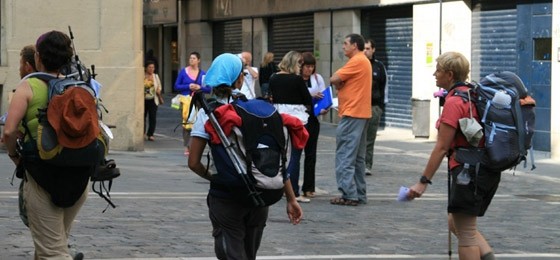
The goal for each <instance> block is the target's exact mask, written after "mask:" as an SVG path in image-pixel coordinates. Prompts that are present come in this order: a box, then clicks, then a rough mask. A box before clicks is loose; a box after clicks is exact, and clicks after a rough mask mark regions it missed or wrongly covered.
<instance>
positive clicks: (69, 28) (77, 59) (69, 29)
mask: <svg viewBox="0 0 560 260" xmlns="http://www.w3.org/2000/svg"><path fill="white" fill-rule="evenodd" d="M68 32H69V33H70V41H71V42H72V50H73V51H74V58H75V59H76V69H78V75H79V76H80V80H81V81H84V75H83V74H82V64H81V62H80V58H79V57H78V53H76V47H74V33H72V28H71V27H70V25H68Z"/></svg>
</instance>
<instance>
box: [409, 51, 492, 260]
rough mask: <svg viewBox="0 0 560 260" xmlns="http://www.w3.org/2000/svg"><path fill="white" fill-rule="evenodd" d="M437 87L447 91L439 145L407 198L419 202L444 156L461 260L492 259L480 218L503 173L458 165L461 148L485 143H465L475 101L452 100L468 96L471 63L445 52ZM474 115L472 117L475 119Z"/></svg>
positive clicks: (453, 229)
mask: <svg viewBox="0 0 560 260" xmlns="http://www.w3.org/2000/svg"><path fill="white" fill-rule="evenodd" d="M436 62H437V66H436V71H435V72H434V76H435V78H436V85H437V86H438V87H440V88H443V89H445V90H447V91H448V92H449V93H448V95H447V97H446V98H445V104H444V106H443V111H442V113H441V115H440V118H439V120H438V122H437V124H436V128H437V129H438V137H437V143H436V145H435V147H434V150H433V151H432V153H431V155H430V159H429V160H428V163H427V165H426V167H425V169H424V172H423V173H422V175H421V177H420V180H419V181H418V183H416V184H414V185H413V186H411V187H410V190H409V192H408V198H409V199H414V198H419V197H421V196H422V194H424V192H425V191H426V188H427V187H428V184H432V181H431V179H432V178H433V176H434V174H435V173H436V171H437V170H438V168H439V166H440V164H441V162H442V161H443V158H444V157H446V156H447V157H448V167H447V169H448V174H450V176H449V177H450V178H451V182H450V183H449V184H448V185H450V186H449V200H448V206H447V212H448V223H449V229H450V231H451V232H453V234H455V236H457V238H458V240H459V245H458V247H459V249H458V251H459V259H461V260H466V259H476V260H478V259H482V260H492V259H495V258H494V253H493V252H492V248H491V247H490V245H489V244H488V242H486V239H485V238H484V236H482V234H481V233H480V232H479V231H478V228H477V218H478V217H482V216H484V213H485V212H486V210H487V209H488V206H489V205H490V202H491V201H492V198H493V197H494V194H495V193H496V190H497V189H498V184H499V183H500V174H501V173H500V172H496V171H493V170H490V169H488V168H486V167H485V166H484V165H481V167H480V169H479V170H478V173H476V174H475V170H476V169H475V168H477V167H470V168H467V169H465V168H464V165H463V164H462V163H460V162H458V158H457V150H456V149H457V148H461V147H469V146H470V145H471V143H475V144H476V143H478V147H483V146H484V140H483V139H479V140H478V141H477V142H476V140H473V139H470V138H469V139H467V138H466V137H465V135H464V134H463V132H462V131H461V126H460V123H459V121H460V120H461V119H465V118H471V117H472V118H474V119H476V120H477V121H478V119H479V115H478V113H477V111H476V107H475V105H474V104H473V103H472V102H465V101H464V100H463V98H462V97H461V96H458V95H454V92H455V91H468V90H469V86H467V84H466V83H465V81H466V80H467V77H468V74H469V70H470V69H469V68H470V65H469V61H468V60H467V59H466V58H465V56H463V55H462V54H460V53H458V52H446V53H444V54H442V55H440V56H439V57H438V58H437V59H436ZM471 113H472V116H471Z"/></svg>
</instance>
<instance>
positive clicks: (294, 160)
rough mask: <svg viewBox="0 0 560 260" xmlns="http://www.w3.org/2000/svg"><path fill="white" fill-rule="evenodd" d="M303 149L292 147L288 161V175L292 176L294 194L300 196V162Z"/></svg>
mask: <svg viewBox="0 0 560 260" xmlns="http://www.w3.org/2000/svg"><path fill="white" fill-rule="evenodd" d="M301 153H302V150H298V149H292V152H291V153H290V162H289V163H288V168H287V169H286V171H287V172H288V176H290V182H291V183H292V188H293V189H294V194H295V195H296V197H299V168H300V167H299V164H300V159H301Z"/></svg>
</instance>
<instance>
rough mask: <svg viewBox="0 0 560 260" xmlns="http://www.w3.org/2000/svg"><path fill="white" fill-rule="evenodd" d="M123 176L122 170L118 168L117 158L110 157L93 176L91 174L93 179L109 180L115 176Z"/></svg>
mask: <svg viewBox="0 0 560 260" xmlns="http://www.w3.org/2000/svg"><path fill="white" fill-rule="evenodd" d="M119 176H121V171H120V170H119V168H117V164H116V163H115V160H113V159H109V160H106V161H105V165H100V166H99V167H97V169H96V170H95V173H94V174H93V176H91V180H92V181H109V180H112V179H114V178H117V177H119Z"/></svg>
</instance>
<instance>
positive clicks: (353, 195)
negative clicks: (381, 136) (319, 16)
mask: <svg viewBox="0 0 560 260" xmlns="http://www.w3.org/2000/svg"><path fill="white" fill-rule="evenodd" d="M364 45H365V41H364V38H363V37H362V36H361V35H359V34H349V35H347V36H346V37H345V39H344V43H343V45H342V49H343V50H344V55H345V56H346V57H348V58H349V60H348V62H347V63H346V64H345V65H344V66H343V67H342V68H340V69H339V70H337V71H336V72H335V73H334V75H333V76H332V77H331V79H330V81H331V85H332V86H334V87H335V88H336V89H337V90H338V115H339V116H340V117H341V119H340V122H339V124H338V127H337V129H336V161H335V166H336V169H335V170H336V182H337V185H338V190H339V191H340V192H341V193H342V196H340V197H336V198H333V199H331V204H335V205H348V206H357V205H358V204H365V203H367V197H366V180H365V167H366V166H365V156H366V143H367V142H366V139H367V134H366V133H367V121H368V119H370V118H371V82H372V68H371V63H370V62H369V59H368V58H367V56H366V55H365V54H364Z"/></svg>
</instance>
